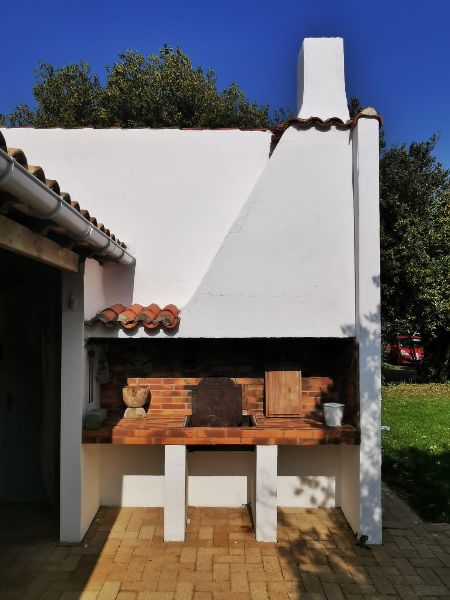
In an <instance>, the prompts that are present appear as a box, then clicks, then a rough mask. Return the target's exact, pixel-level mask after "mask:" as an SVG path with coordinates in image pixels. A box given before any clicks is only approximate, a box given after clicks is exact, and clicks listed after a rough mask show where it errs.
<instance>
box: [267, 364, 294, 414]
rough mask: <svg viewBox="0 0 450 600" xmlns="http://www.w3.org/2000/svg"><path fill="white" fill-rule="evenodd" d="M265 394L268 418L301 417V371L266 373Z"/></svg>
mask: <svg viewBox="0 0 450 600" xmlns="http://www.w3.org/2000/svg"><path fill="white" fill-rule="evenodd" d="M265 394H266V411H265V412H266V416H267V417H294V416H295V417H300V416H301V395H302V373H301V371H280V370H277V371H266V375H265Z"/></svg>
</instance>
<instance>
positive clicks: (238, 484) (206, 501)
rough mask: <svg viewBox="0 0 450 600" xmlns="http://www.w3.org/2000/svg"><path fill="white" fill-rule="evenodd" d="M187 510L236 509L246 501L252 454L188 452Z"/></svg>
mask: <svg viewBox="0 0 450 600" xmlns="http://www.w3.org/2000/svg"><path fill="white" fill-rule="evenodd" d="M187 460H188V480H189V484H188V504H189V506H209V507H210V506H218V507H220V506H228V507H239V506H242V505H243V504H247V503H248V502H249V501H250V484H251V479H252V476H253V453H252V452H245V451H239V450H237V451H231V452H230V451H223V452H222V451H214V452H211V451H200V452H188V455H187Z"/></svg>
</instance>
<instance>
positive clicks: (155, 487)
mask: <svg viewBox="0 0 450 600" xmlns="http://www.w3.org/2000/svg"><path fill="white" fill-rule="evenodd" d="M87 445H88V444H85V445H84V446H87ZM99 450H100V471H99V482H100V504H101V505H104V506H150V507H156V506H163V505H164V447H163V446H113V445H103V444H102V445H101V446H100V447H99Z"/></svg>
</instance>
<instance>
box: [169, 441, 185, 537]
mask: <svg viewBox="0 0 450 600" xmlns="http://www.w3.org/2000/svg"><path fill="white" fill-rule="evenodd" d="M164 448H165V462H164V541H165V542H183V541H184V536H185V532H186V509H187V493H186V491H187V490H186V486H187V472H186V446H183V445H178V446H176V445H169V446H165V447H164Z"/></svg>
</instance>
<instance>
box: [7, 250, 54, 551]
mask: <svg viewBox="0 0 450 600" xmlns="http://www.w3.org/2000/svg"><path fill="white" fill-rule="evenodd" d="M60 297H61V274H60V272H59V271H58V270H57V269H54V268H52V267H49V266H47V265H44V264H41V263H38V262H36V261H33V260H30V259H27V258H24V257H22V256H19V255H17V254H14V253H11V252H8V251H0V526H1V527H2V530H3V532H5V535H6V537H9V536H8V531H10V534H11V535H13V536H14V537H16V538H18V539H24V538H26V539H29V538H33V537H38V538H48V537H55V536H57V532H58V528H59V431H60V371H61V366H60V357H61V301H60Z"/></svg>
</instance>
